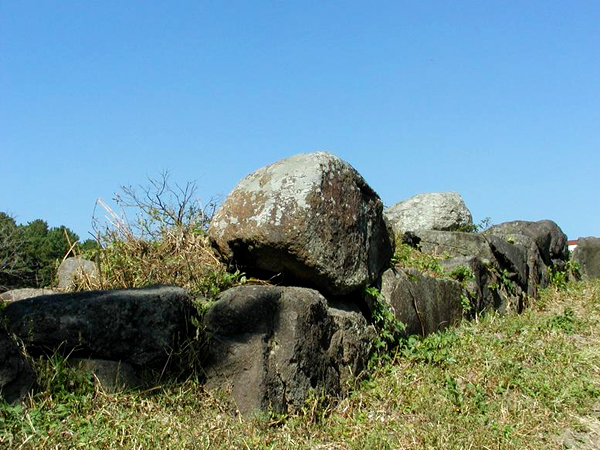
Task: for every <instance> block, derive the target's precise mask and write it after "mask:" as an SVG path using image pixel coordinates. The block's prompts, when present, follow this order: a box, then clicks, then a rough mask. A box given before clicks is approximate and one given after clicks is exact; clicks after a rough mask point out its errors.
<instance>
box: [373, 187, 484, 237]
mask: <svg viewBox="0 0 600 450" xmlns="http://www.w3.org/2000/svg"><path fill="white" fill-rule="evenodd" d="M384 213H385V215H386V216H387V218H388V220H389V221H390V223H391V225H392V228H393V229H394V233H395V234H396V236H400V235H402V234H403V233H405V232H407V231H418V230H442V231H455V230H460V229H462V228H465V227H471V226H472V225H473V217H472V215H471V212H470V211H469V209H468V208H467V206H466V205H465V202H464V201H463V199H462V197H461V196H460V195H459V194H458V193H456V192H433V193H428V194H419V195H415V196H414V197H411V198H409V199H408V200H404V201H402V202H399V203H396V204H395V205H393V206H391V207H389V208H387V209H386V210H385V211H384Z"/></svg>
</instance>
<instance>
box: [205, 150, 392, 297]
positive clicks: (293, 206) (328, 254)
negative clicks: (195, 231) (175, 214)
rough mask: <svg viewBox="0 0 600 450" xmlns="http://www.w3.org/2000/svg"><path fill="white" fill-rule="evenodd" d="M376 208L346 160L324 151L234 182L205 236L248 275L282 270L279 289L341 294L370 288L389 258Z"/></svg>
mask: <svg viewBox="0 0 600 450" xmlns="http://www.w3.org/2000/svg"><path fill="white" fill-rule="evenodd" d="M382 209H383V205H382V203H381V200H380V198H379V196H378V195H377V194H376V193H375V192H374V191H373V189H371V187H370V186H369V185H368V184H367V183H366V182H365V180H364V179H363V178H362V177H361V176H360V175H359V174H358V172H357V171H356V170H355V169H354V168H353V167H352V166H350V165H349V164H348V163H346V162H344V161H342V160H341V159H339V158H338V157H336V156H334V155H332V154H331V153H327V152H316V153H308V154H300V155H296V156H292V157H290V158H287V159H284V160H282V161H279V162H276V163H274V164H271V165H270V166H267V167H264V168H262V169H260V170H258V171H256V172H254V173H252V174H251V175H248V176H247V177H246V178H244V179H243V180H242V181H240V183H239V184H238V185H237V186H236V187H235V189H234V190H233V191H232V192H231V194H229V196H228V197H227V199H226V201H225V202H224V203H223V205H222V207H221V208H220V209H219V211H217V213H216V214H215V216H214V218H213V220H212V222H211V225H210V229H209V237H210V238H211V240H212V242H213V243H214V245H215V246H216V248H217V249H218V250H219V251H220V253H221V254H223V255H224V256H225V257H227V258H228V259H230V260H232V261H233V262H235V264H236V265H237V266H238V267H240V268H242V270H244V271H246V272H247V273H252V272H253V271H255V270H258V271H262V272H266V273H270V274H278V273H283V274H284V283H286V284H296V285H306V286H309V287H316V288H318V289H319V290H321V291H323V292H326V293H329V294H333V295H336V296H337V295H345V294H349V293H351V292H353V291H356V290H358V289H361V288H363V287H364V286H366V285H368V284H371V283H373V282H374V281H375V280H376V279H377V278H378V277H379V275H380V274H381V272H382V271H383V270H384V269H385V266H386V265H387V264H388V262H389V260H390V258H391V256H392V255H393V251H394V242H393V237H392V236H391V230H390V229H388V226H387V223H386V222H385V220H384V218H383V213H382ZM285 277H287V278H285Z"/></svg>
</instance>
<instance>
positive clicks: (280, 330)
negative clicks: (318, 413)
mask: <svg viewBox="0 0 600 450" xmlns="http://www.w3.org/2000/svg"><path fill="white" fill-rule="evenodd" d="M204 323H205V325H206V329H207V332H208V333H209V335H210V336H211V338H210V345H209V357H208V360H207V361H206V373H207V386H208V387H209V388H211V389H215V388H219V389H224V390H230V391H231V394H232V396H233V399H234V400H235V403H236V407H237V409H238V410H239V411H240V412H241V413H242V414H251V413H253V412H256V411H258V410H269V409H272V410H274V411H276V412H285V411H293V410H296V409H298V408H300V407H301V406H303V404H304V402H305V400H306V398H307V396H308V395H309V393H310V391H311V389H314V390H316V391H321V390H322V391H324V392H325V393H327V394H329V395H334V396H340V395H344V394H345V393H346V391H347V387H348V385H347V380H348V378H349V377H351V376H356V375H358V374H360V372H361V371H362V370H363V368H364V367H365V365H366V363H367V360H368V358H369V355H370V351H371V342H372V339H373V331H372V328H371V327H370V326H368V325H367V322H366V320H365V318H364V317H363V316H362V314H361V313H360V312H359V311H358V310H355V309H353V308H352V307H350V306H349V305H345V306H343V308H342V309H337V308H333V307H329V306H328V304H327V301H326V300H325V298H324V297H323V296H322V295H321V294H319V292H317V291H315V290H312V289H306V288H299V287H277V286H241V287H237V288H233V289H229V290H227V291H225V292H224V293H222V294H221V295H220V297H219V299H218V301H217V302H216V303H215V304H214V305H213V306H212V307H211V309H209V311H208V312H207V314H206V316H205V320H204Z"/></svg>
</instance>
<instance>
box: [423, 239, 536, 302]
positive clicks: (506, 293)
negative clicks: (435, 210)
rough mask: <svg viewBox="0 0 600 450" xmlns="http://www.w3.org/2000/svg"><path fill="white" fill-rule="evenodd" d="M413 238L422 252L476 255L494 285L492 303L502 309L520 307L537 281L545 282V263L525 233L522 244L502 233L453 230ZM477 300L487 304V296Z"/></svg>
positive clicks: (447, 254)
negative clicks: (495, 293)
mask: <svg viewBox="0 0 600 450" xmlns="http://www.w3.org/2000/svg"><path fill="white" fill-rule="evenodd" d="M414 238H415V239H416V241H418V245H419V246H420V249H421V250H422V251H423V252H424V253H429V254H432V255H435V256H437V257H439V258H442V259H444V258H456V257H477V258H479V259H480V260H481V261H482V262H483V264H485V266H486V267H487V268H488V269H489V271H490V273H491V275H492V276H491V278H490V280H489V283H488V284H489V285H490V286H497V287H498V291H497V294H498V295H499V296H500V297H497V296H496V295H494V304H495V308H496V309H498V310H499V311H502V312H505V311H507V310H509V309H510V310H516V311H521V310H522V309H523V308H524V306H525V304H526V302H527V295H529V296H532V297H535V296H537V289H538V285H539V284H541V283H543V282H547V271H546V267H545V264H544V262H543V260H542V259H541V256H540V254H539V251H538V249H537V246H536V245H535V244H534V243H533V241H532V240H531V239H529V240H527V239H528V238H527V237H523V241H522V242H523V245H521V244H517V243H511V242H509V241H508V240H507V239H506V237H504V236H497V235H494V234H481V233H463V232H454V231H431V230H429V231H419V232H415V233H414ZM527 242H528V243H529V246H526V243H527ZM499 299H500V300H499ZM481 301H482V302H483V304H487V303H488V301H489V299H487V300H485V299H481Z"/></svg>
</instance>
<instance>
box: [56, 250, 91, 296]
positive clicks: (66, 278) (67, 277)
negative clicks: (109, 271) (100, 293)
mask: <svg viewBox="0 0 600 450" xmlns="http://www.w3.org/2000/svg"><path fill="white" fill-rule="evenodd" d="M78 276H80V277H88V278H90V279H97V278H98V277H99V276H100V271H99V270H98V265H97V264H96V263H95V262H94V261H90V260H88V259H84V258H80V257H79V256H71V257H69V258H66V259H65V260H64V261H63V262H62V263H61V264H60V266H59V267H58V288H59V289H67V288H69V287H70V286H71V285H72V284H73V282H74V281H75V279H76V277H78Z"/></svg>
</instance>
